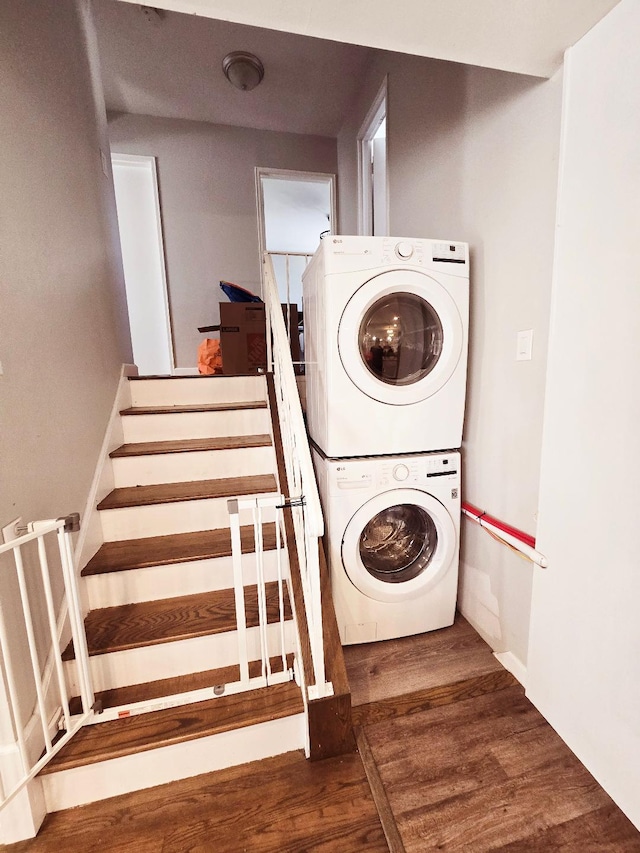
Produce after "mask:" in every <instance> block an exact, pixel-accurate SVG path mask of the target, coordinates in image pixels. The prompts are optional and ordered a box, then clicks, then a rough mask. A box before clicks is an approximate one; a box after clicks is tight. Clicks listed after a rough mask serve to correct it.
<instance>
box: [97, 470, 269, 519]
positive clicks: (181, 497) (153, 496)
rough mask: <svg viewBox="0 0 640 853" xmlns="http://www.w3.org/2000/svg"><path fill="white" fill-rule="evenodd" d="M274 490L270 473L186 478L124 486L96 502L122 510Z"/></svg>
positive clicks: (100, 505)
mask: <svg viewBox="0 0 640 853" xmlns="http://www.w3.org/2000/svg"><path fill="white" fill-rule="evenodd" d="M275 491H276V479H275V477H274V476H273V474H254V475H252V476H251V477H220V478H218V479H215V480H188V481H186V482H183V483H159V484H155V485H151V486H125V487H124V488H120V489H114V490H113V491H112V492H109V494H108V495H107V496H106V498H104V500H102V501H100V503H99V504H98V509H99V510H106V509H123V508H125V507H134V506H148V505H150V504H163V503H176V502H179V501H195V500H206V499H209V498H234V497H237V496H241V495H252V494H254V493H255V494H261V493H263V492H275Z"/></svg>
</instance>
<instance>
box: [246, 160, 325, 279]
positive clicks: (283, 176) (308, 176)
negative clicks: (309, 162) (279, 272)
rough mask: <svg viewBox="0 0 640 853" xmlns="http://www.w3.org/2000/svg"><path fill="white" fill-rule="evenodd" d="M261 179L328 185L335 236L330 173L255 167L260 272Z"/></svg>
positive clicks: (262, 242)
mask: <svg viewBox="0 0 640 853" xmlns="http://www.w3.org/2000/svg"><path fill="white" fill-rule="evenodd" d="M263 178H278V179H279V180H281V181H315V182H317V183H323V184H324V183H328V184H329V194H330V196H329V197H330V204H331V207H330V213H329V215H330V222H329V228H330V229H331V232H332V233H333V234H335V225H336V222H337V221H338V217H337V211H336V176H335V175H334V174H332V173H330V172H298V171H295V170H293V169H266V168H264V167H262V166H256V207H257V210H258V248H259V251H260V270H261V271H262V258H263V256H264V253H265V250H266V246H267V238H266V229H265V221H264V194H263V192H262V179H263Z"/></svg>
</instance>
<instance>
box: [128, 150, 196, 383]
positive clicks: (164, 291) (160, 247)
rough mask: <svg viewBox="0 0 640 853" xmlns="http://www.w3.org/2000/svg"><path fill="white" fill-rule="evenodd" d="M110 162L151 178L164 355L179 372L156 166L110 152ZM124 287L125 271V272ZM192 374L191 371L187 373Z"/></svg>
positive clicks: (143, 158)
mask: <svg viewBox="0 0 640 853" xmlns="http://www.w3.org/2000/svg"><path fill="white" fill-rule="evenodd" d="M111 162H112V165H113V166H114V167H117V166H131V165H136V166H140V167H141V168H145V169H146V170H147V171H148V172H149V174H150V177H151V181H152V192H153V206H154V214H155V222H156V229H155V234H154V235H153V236H154V241H155V240H156V239H157V243H156V245H155V246H154V247H153V251H154V253H155V254H156V255H157V261H158V271H159V275H160V290H161V293H160V300H161V310H162V314H163V320H164V322H163V323H162V330H161V331H162V333H163V338H164V342H163V343H164V346H163V348H165V355H166V356H167V357H168V360H169V370H170V373H171V374H175V373H176V372H180V371H177V370H176V364H175V352H174V347H173V334H172V330H171V309H170V306H169V293H168V288H167V271H166V266H165V252H164V240H163V234H162V215H161V212H160V194H159V191H158V172H157V166H156V158H155V157H153V156H150V155H145V154H119V153H117V152H112V154H111ZM125 286H126V270H125ZM189 372H190V373H191V372H192V371H191V370H190V371H189Z"/></svg>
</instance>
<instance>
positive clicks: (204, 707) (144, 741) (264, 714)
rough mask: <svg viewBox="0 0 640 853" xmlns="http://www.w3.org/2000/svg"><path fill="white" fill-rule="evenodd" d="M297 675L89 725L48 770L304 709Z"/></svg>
mask: <svg viewBox="0 0 640 853" xmlns="http://www.w3.org/2000/svg"><path fill="white" fill-rule="evenodd" d="M302 710H303V703H302V696H301V693H300V689H299V687H298V686H297V684H296V683H295V682H293V681H288V682H285V683H284V684H275V685H273V686H272V687H268V688H262V689H260V690H251V691H248V692H247V693H235V694H233V695H231V696H220V697H218V698H216V699H207V700H205V701H204V702H196V703H193V704H191V705H182V706H181V707H179V708H166V709H164V710H161V711H153V712H151V713H149V714H139V715H138V716H134V717H128V718H124V719H118V720H110V721H109V722H106V723H97V724H96V725H93V726H85V727H84V728H82V729H80V731H79V732H78V733H77V734H76V735H75V736H74V737H73V739H72V740H70V741H69V743H68V744H66V746H64V747H63V748H62V749H61V750H60V752H59V753H58V754H57V755H55V756H54V758H53V759H52V760H51V762H50V764H48V765H47V767H46V768H45V769H44V771H42V772H43V774H47V773H54V772H56V771H58V770H69V769H71V768H73V767H80V766H82V765H85V764H91V763H95V762H97V761H103V760H107V759H111V758H120V757H122V756H124V755H132V754H133V753H136V752H143V751H147V750H150V749H155V748H157V747H162V746H170V745H172V744H177V743H183V742H184V741H188V740H194V739H196V738H202V737H206V736H209V735H214V734H219V733H221V732H226V731H229V730H231V729H239V728H243V727H245V726H251V725H254V724H256V723H261V722H266V721H268V720H277V719H280V718H282V717H287V716H290V715H292V714H299V713H302Z"/></svg>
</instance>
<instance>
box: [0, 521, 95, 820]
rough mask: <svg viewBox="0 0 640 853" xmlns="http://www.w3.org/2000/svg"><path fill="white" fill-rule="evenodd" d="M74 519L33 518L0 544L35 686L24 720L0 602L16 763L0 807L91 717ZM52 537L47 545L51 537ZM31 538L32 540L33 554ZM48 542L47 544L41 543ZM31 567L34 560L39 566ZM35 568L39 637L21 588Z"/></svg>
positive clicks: (24, 588) (25, 592)
mask: <svg viewBox="0 0 640 853" xmlns="http://www.w3.org/2000/svg"><path fill="white" fill-rule="evenodd" d="M78 521H79V518H78V516H77V515H75V514H74V515H70V516H67V517H66V518H58V519H52V520H47V521H34V522H31V523H30V524H28V525H27V527H26V531H27V532H26V533H24V534H23V535H20V536H18V537H17V538H15V539H12V540H11V541H10V542H7V543H6V544H5V545H0V567H1V570H2V572H3V573H4V572H10V571H12V568H11V562H13V570H14V571H15V574H16V577H17V582H18V589H19V591H20V603H21V605H22V624H23V626H24V630H25V633H26V637H27V646H28V652H29V662H30V666H31V673H32V677H33V684H34V687H35V711H34V713H33V714H32V716H31V719H30V720H28V721H26V722H25V719H24V712H25V709H24V707H22V706H23V703H24V699H23V701H22V703H21V697H20V689H19V686H18V678H17V667H18V665H19V663H18V661H17V660H16V651H17V644H16V641H15V640H14V641H13V642H11V641H10V639H9V631H8V628H7V623H6V620H5V616H4V612H3V607H2V602H0V651H1V653H2V660H3V664H4V672H5V677H6V686H7V696H8V700H9V705H10V713H11V719H12V723H13V728H14V734H15V738H16V747H17V750H18V755H19V765H20V769H19V770H18V771H17V772H16V773H13V774H12V776H13V778H12V779H11V783H10V784H9V785H8V786H7V780H6V778H5V779H4V780H1V782H2V784H1V788H2V790H1V791H0V808H3V807H4V806H6V805H7V804H8V803H9V802H10V801H11V800H12V799H13V798H14V797H15V796H16V794H18V793H19V791H20V790H22V788H23V787H24V786H25V785H26V784H27V783H28V782H29V781H30V780H31V779H33V778H34V776H36V774H37V773H39V772H40V770H41V769H42V768H43V767H44V766H45V764H47V762H48V761H49V760H50V759H51V758H52V757H53V756H54V755H55V754H56V753H57V752H58V751H59V750H60V749H62V747H63V746H64V745H65V744H66V743H67V741H68V740H69V739H70V738H71V737H72V736H73V735H74V734H75V732H76V731H77V730H78V728H80V726H82V725H83V724H84V722H85V721H86V720H87V719H88V718H89V717H90V716H92V715H93V706H94V701H95V698H94V693H93V687H92V683H91V675H90V670H89V656H88V652H87V641H86V636H85V632H84V624H83V619H82V609H81V605H80V599H79V595H78V585H77V581H76V573H75V568H74V562H73V551H72V543H71V532H72V531H74V530H77V529H78ZM54 539H55V540H56V542H55V543H54V542H53V541H52V540H54ZM31 543H35V546H36V547H35V552H34V548H33V546H32V545H31ZM48 543H49V548H47V544H48ZM52 546H53V547H52ZM56 546H57V547H56ZM10 555H11V556H12V557H13V560H11V556H10ZM52 563H54V565H52ZM36 565H37V566H39V572H38V569H37V568H36ZM36 572H38V574H39V575H40V580H41V583H42V590H43V592H44V603H45V608H46V620H45V621H46V638H45V639H44V640H43V639H42V638H40V642H38V639H37V638H36V628H35V624H36V622H37V621H38V616H37V613H38V611H37V610H36V611H35V612H34V604H36V603H35V602H34V603H32V601H31V597H33V595H32V596H31V597H30V594H29V588H32V589H33V585H34V583H35V578H33V577H32V574H33V573H36ZM60 581H62V587H63V590H64V592H63V594H62V596H61V600H60V601H58V602H56V599H55V598H54V593H53V590H54V589H55V588H59V587H60V586H61V584H60ZM38 604H39V602H38ZM36 607H37V604H36ZM56 611H57V612H56ZM65 617H67V618H68V620H69V625H70V628H71V636H72V638H73V646H74V651H75V659H76V666H77V670H78V683H79V685H80V695H81V699H82V714H80V715H77V716H75V717H72V715H71V710H70V707H69V696H68V692H67V687H66V682H65V676H64V665H63V661H62V645H61V630H62V627H63V626H64V624H65ZM41 655H44V656H46V659H47V662H46V664H45V665H44V666H42V665H41V663H40V656H41ZM54 676H55V678H54ZM26 710H30V709H26ZM34 720H35V721H36V726H39V728H40V729H41V731H40V732H39V733H38V731H37V730H36V731H35V734H34V731H33V726H32V723H33V721H34ZM58 722H59V728H60V730H61V731H63V732H64V734H63V736H62V737H59V738H57V739H55V740H54V737H52V724H53V726H54V731H55V726H56V724H57V723H58ZM38 756H39V757H38ZM7 788H8V790H7Z"/></svg>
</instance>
